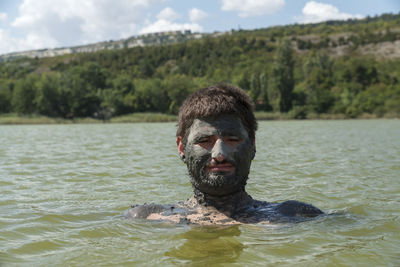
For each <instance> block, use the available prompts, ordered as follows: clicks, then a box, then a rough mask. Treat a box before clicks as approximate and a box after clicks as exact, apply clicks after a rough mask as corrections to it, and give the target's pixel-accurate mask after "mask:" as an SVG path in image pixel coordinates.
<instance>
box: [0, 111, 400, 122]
mask: <svg viewBox="0 0 400 267" xmlns="http://www.w3.org/2000/svg"><path fill="white" fill-rule="evenodd" d="M254 114H255V117H256V119H257V120H258V121H267V120H271V121H273V120H275V121H283V120H293V121H300V120H368V119H399V118H400V115H399V114H385V115H383V116H378V115H376V114H367V113H365V114H361V115H359V116H357V117H349V116H346V115H345V114H307V116H306V117H305V118H294V117H293V116H291V114H287V113H276V112H255V113H254ZM177 121H178V116H176V115H169V114H163V113H132V114H127V115H122V116H116V117H113V118H110V119H108V120H101V119H95V118H74V119H64V118H52V117H47V116H43V115H17V114H15V113H11V114H0V125H30V124H98V123H143V122H177Z"/></svg>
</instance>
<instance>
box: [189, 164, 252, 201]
mask: <svg viewBox="0 0 400 267" xmlns="http://www.w3.org/2000/svg"><path fill="white" fill-rule="evenodd" d="M210 162H211V159H210V158H209V157H202V158H200V159H196V160H195V159H194V158H193V157H191V158H189V159H188V164H187V166H188V171H189V174H190V180H191V183H192V185H193V187H194V189H196V190H199V191H201V192H203V193H206V194H209V195H215V196H224V195H229V194H233V193H236V192H238V191H240V190H243V191H244V188H245V185H246V181H247V174H246V177H244V178H241V177H240V176H239V175H240V174H239V173H238V169H237V168H235V172H234V173H232V174H224V173H223V172H222V173H207V172H206V167H207V166H208V165H209V164H210ZM223 163H226V162H222V163H221V164H223ZM229 163H230V164H231V165H232V166H235V167H236V164H235V162H231V161H229Z"/></svg>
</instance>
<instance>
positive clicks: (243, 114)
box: [177, 85, 257, 196]
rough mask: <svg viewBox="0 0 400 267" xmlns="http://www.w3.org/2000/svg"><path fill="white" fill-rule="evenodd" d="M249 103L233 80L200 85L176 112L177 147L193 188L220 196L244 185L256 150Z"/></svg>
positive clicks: (251, 107)
mask: <svg viewBox="0 0 400 267" xmlns="http://www.w3.org/2000/svg"><path fill="white" fill-rule="evenodd" d="M256 130H257V122H256V120H255V117H254V113H253V104H252V101H251V100H250V98H249V97H248V96H247V94H246V93H244V92H243V91H242V90H240V89H238V88H235V87H233V86H231V85H217V86H212V87H208V88H204V89H200V90H199V91H197V92H195V93H194V94H192V95H191V96H189V97H188V98H187V99H186V100H185V102H184V103H183V105H182V107H181V108H180V112H179V123H178V130H177V144H178V151H179V153H180V155H181V157H182V158H183V159H184V162H185V163H186V164H187V166H188V170H189V174H190V176H191V182H192V184H193V186H194V187H195V189H198V190H200V191H201V192H203V193H207V194H210V195H216V196H218V195H219V196H222V195H228V194H232V193H235V192H237V191H240V190H244V186H245V185H246V181H247V177H248V173H249V170H250V164H251V161H252V159H253V158H254V154H255V131H256Z"/></svg>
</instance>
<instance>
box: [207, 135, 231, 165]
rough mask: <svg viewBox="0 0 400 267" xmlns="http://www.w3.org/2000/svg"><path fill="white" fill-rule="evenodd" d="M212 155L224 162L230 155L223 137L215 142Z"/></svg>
mask: <svg viewBox="0 0 400 267" xmlns="http://www.w3.org/2000/svg"><path fill="white" fill-rule="evenodd" d="M211 157H212V158H213V159H214V160H216V161H218V162H223V161H224V160H226V158H227V157H228V154H227V147H226V144H225V143H224V142H223V141H222V140H221V139H218V140H217V141H216V142H215V144H214V147H213V149H212V154H211Z"/></svg>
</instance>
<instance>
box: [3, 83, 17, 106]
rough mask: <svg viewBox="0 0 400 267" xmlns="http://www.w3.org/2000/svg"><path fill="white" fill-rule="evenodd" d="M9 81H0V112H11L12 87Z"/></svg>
mask: <svg viewBox="0 0 400 267" xmlns="http://www.w3.org/2000/svg"><path fill="white" fill-rule="evenodd" d="M13 86H14V84H13V83H11V82H0V113H8V112H11V109H12V106H11V99H12V88H13Z"/></svg>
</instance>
